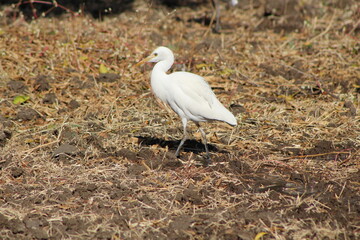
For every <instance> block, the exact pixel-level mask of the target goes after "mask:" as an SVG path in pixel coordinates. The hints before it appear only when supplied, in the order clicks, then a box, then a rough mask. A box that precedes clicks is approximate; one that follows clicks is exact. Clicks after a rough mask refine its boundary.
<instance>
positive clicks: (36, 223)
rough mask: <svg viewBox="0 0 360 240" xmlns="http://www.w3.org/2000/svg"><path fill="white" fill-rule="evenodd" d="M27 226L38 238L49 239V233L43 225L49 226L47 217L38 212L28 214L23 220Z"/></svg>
mask: <svg viewBox="0 0 360 240" xmlns="http://www.w3.org/2000/svg"><path fill="white" fill-rule="evenodd" d="M23 222H24V224H25V226H26V228H28V229H29V230H30V232H31V235H33V237H34V238H36V239H48V238H49V235H48V234H47V233H46V232H45V230H44V229H43V227H46V226H49V223H48V221H47V220H46V219H45V217H43V216H41V215H38V214H31V213H30V214H28V215H26V216H25V218H24V220H23Z"/></svg>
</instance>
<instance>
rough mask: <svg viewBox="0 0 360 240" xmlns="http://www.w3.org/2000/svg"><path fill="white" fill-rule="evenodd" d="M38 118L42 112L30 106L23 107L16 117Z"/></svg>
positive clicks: (24, 118) (22, 118) (22, 119)
mask: <svg viewBox="0 0 360 240" xmlns="http://www.w3.org/2000/svg"><path fill="white" fill-rule="evenodd" d="M37 118H40V114H39V113H38V112H37V111H35V110H34V109H32V108H28V107H24V108H21V109H20V110H19V111H18V113H17V115H16V119H18V120H21V121H31V120H33V119H37Z"/></svg>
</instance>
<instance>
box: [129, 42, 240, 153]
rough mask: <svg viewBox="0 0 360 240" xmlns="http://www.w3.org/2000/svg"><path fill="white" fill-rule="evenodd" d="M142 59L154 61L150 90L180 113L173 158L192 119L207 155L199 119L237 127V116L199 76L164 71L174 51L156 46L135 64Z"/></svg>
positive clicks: (185, 137) (170, 63)
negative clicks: (179, 134)
mask: <svg viewBox="0 0 360 240" xmlns="http://www.w3.org/2000/svg"><path fill="white" fill-rule="evenodd" d="M145 62H155V63H156V64H155V66H154V68H153V70H152V72H151V88H152V91H153V92H154V94H155V95H156V96H157V97H158V98H159V99H160V100H161V101H162V102H164V103H165V104H167V105H168V106H170V107H171V108H172V110H174V112H176V113H177V114H178V115H179V117H180V118H181V121H182V124H183V128H184V137H183V138H182V140H181V142H180V144H179V146H178V148H177V150H176V153H175V155H176V157H179V153H180V150H181V148H182V146H183V144H184V142H185V141H186V140H187V138H188V134H187V131H186V125H187V123H188V121H189V120H192V121H193V122H195V124H196V126H197V127H198V128H199V130H200V132H201V135H202V138H203V141H204V145H205V150H206V156H207V157H208V158H209V150H208V147H207V141H206V134H205V132H204V130H203V129H202V128H201V127H200V122H206V121H213V120H216V121H223V122H226V123H228V124H229V125H231V126H236V124H237V122H236V118H235V117H234V115H233V114H232V113H231V112H230V111H229V110H227V109H226V108H225V107H224V106H223V105H222V104H221V103H220V101H219V100H218V99H217V98H216V96H215V94H214V92H213V91H212V90H211V88H210V86H209V84H208V83H207V82H206V81H205V80H204V78H202V77H201V76H199V75H196V74H193V73H189V72H174V73H171V74H167V73H166V72H167V71H168V70H169V69H170V68H171V66H172V65H173V63H174V54H173V52H172V51H171V50H170V49H169V48H166V47H158V48H156V49H155V50H154V51H153V52H152V53H151V54H150V56H148V57H147V58H145V59H144V60H142V61H141V62H139V63H138V64H136V66H138V65H140V64H143V63H145Z"/></svg>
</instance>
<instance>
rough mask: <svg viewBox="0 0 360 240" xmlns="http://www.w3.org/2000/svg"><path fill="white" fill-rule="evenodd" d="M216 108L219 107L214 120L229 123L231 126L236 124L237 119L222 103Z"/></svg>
mask: <svg viewBox="0 0 360 240" xmlns="http://www.w3.org/2000/svg"><path fill="white" fill-rule="evenodd" d="M220 104H221V103H220ZM218 109H219V111H218V112H217V114H216V115H217V116H216V118H215V120H218V121H222V122H226V123H227V124H229V125H231V126H236V125H237V120H236V118H235V116H234V115H233V114H232V113H231V112H230V111H229V110H227V109H226V108H225V107H224V106H223V105H222V104H221V108H218Z"/></svg>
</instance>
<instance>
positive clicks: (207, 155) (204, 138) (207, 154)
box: [195, 123, 210, 159]
mask: <svg viewBox="0 0 360 240" xmlns="http://www.w3.org/2000/svg"><path fill="white" fill-rule="evenodd" d="M195 124H196V126H197V127H198V128H199V130H200V132H201V136H202V139H203V141H204V145H205V151H206V158H207V159H210V153H209V149H208V146H207V141H206V133H205V132H204V130H203V129H202V128H201V127H200V123H195Z"/></svg>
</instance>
